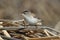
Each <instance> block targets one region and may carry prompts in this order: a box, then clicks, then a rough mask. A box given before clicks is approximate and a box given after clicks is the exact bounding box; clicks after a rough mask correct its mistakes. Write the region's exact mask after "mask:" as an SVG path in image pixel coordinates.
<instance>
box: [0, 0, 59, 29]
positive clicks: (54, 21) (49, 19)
mask: <svg viewBox="0 0 60 40" xmlns="http://www.w3.org/2000/svg"><path fill="white" fill-rule="evenodd" d="M24 10H30V11H31V12H32V13H34V14H36V16H37V17H39V18H41V19H42V20H43V24H44V25H46V26H52V27H53V28H57V29H58V28H59V27H58V26H60V22H59V21H60V0H0V19H9V20H13V19H14V20H16V19H22V18H23V17H22V16H21V14H22V12H23V11H24Z"/></svg>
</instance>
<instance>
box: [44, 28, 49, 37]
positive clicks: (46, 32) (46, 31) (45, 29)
mask: <svg viewBox="0 0 60 40" xmlns="http://www.w3.org/2000/svg"><path fill="white" fill-rule="evenodd" d="M44 32H45V34H46V35H47V36H48V37H50V35H49V34H48V32H47V30H46V29H44Z"/></svg>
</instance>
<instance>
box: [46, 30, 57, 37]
mask: <svg viewBox="0 0 60 40" xmlns="http://www.w3.org/2000/svg"><path fill="white" fill-rule="evenodd" d="M46 31H47V32H48V33H50V34H51V35H53V36H57V35H56V34H54V33H52V32H50V31H48V30H47V29H46Z"/></svg>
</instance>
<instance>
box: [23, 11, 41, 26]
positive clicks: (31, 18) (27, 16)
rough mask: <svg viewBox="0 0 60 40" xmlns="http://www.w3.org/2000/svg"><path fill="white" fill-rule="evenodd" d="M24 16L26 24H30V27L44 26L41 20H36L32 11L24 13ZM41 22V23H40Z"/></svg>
mask: <svg viewBox="0 0 60 40" xmlns="http://www.w3.org/2000/svg"><path fill="white" fill-rule="evenodd" d="M22 16H23V17H24V18H25V20H26V22H27V23H29V24H30V25H42V23H41V19H40V20H39V19H38V18H35V17H34V16H35V15H34V14H32V12H30V11H24V12H23V14H22ZM39 22H40V23H39Z"/></svg>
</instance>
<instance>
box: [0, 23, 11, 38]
mask: <svg viewBox="0 0 60 40" xmlns="http://www.w3.org/2000/svg"><path fill="white" fill-rule="evenodd" d="M2 23H3V22H0V24H2ZM0 28H3V26H2V25H0ZM2 32H3V33H4V35H5V36H7V37H11V36H10V35H9V33H8V32H7V31H6V30H2Z"/></svg>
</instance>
